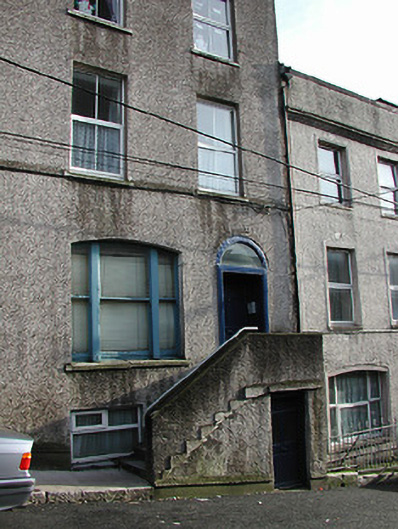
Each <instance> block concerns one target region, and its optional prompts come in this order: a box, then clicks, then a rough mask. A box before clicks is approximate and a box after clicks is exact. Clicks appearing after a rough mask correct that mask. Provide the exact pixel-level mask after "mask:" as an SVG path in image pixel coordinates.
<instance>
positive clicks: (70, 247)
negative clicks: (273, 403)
mask: <svg viewBox="0 0 398 529" xmlns="http://www.w3.org/2000/svg"><path fill="white" fill-rule="evenodd" d="M216 4H219V5H218V7H217V9H215V11H211V9H210V3H209V2H193V3H192V4H191V2H190V1H189V0H174V1H171V2H163V1H159V0H154V1H150V2H148V1H147V0H145V1H144V0H125V1H124V2H122V1H115V0H113V1H110V0H109V1H106V2H105V1H104V0H101V1H98V3H97V4H96V3H95V2H92V1H91V2H89V1H75V2H74V1H73V0H37V1H35V2H31V1H28V0H20V1H19V2H18V9H15V5H12V4H11V3H10V2H6V3H5V5H3V6H2V11H3V12H2V17H1V23H0V25H1V32H0V40H1V44H2V46H1V48H2V56H1V62H0V70H1V78H0V85H1V93H2V98H1V102H0V108H1V123H2V126H1V128H2V131H1V142H0V177H1V188H2V191H1V194H2V205H3V209H2V215H1V234H2V235H1V240H2V250H1V251H2V256H1V263H2V264H1V267H2V270H1V271H2V282H1V298H2V299H1V321H2V344H1V356H2V364H1V379H0V382H1V392H0V422H1V423H2V424H4V425H7V426H9V427H14V428H16V429H19V430H22V431H25V432H28V433H30V434H32V436H33V437H34V439H35V445H34V446H35V449H36V461H37V462H38V461H39V460H40V461H42V462H44V463H46V464H49V465H54V464H55V462H57V463H59V464H61V463H62V465H69V464H70V463H71V459H72V462H73V461H75V462H77V463H78V462H79V461H80V462H85V461H91V460H92V458H93V460H95V459H96V457H98V456H101V454H104V453H105V454H106V452H107V451H108V452H110V453H114V452H115V453H121V454H123V453H125V452H126V443H127V444H128V443H129V442H130V443H131V442H132V441H131V439H133V440H134V442H135V443H137V442H138V441H139V439H138V437H137V436H138V433H137V428H136V425H137V424H138V422H139V417H138V416H137V415H135V413H136V408H135V407H136V406H138V407H139V409H140V410H141V412H143V411H145V410H146V409H147V407H148V405H150V404H151V403H152V402H153V401H154V400H155V399H157V398H159V397H160V396H161V395H162V393H163V392H164V391H165V390H166V389H168V388H169V387H170V386H171V385H172V384H173V383H174V382H175V381H176V380H178V379H179V378H180V377H181V375H182V374H183V373H184V372H185V371H186V370H187V369H188V368H189V367H192V366H194V365H195V364H197V363H198V362H199V361H200V360H202V359H203V358H205V357H206V356H207V355H208V354H210V353H211V352H212V351H214V350H215V348H216V347H217V346H218V345H219V344H220V343H221V342H222V341H223V339H226V338H228V337H229V336H231V335H232V334H233V333H234V332H235V331H236V330H237V329H238V328H240V327H241V326H245V325H247V324H250V323H251V322H254V324H255V326H257V327H259V328H260V330H270V331H271V332H292V331H296V319H295V293H294V282H293V275H292V268H291V259H290V243H289V232H290V224H289V218H288V208H287V202H286V200H287V199H286V196H287V195H286V181H285V178H286V174H285V169H284V167H283V165H281V164H278V163H275V162H274V161H273V160H272V159H277V160H283V159H284V155H285V150H284V146H283V132H282V128H281V105H280V99H279V89H280V83H279V73H278V63H277V46H276V30H275V15H274V6H273V2H272V1H271V0H250V1H248V0H234V1H233V2H232V1H231V2H224V1H223V2H218V3H217V2H216ZM207 8H208V11H206V12H205V9H207ZM101 10H102V11H101ZM224 10H227V11H224ZM217 39H218V40H217ZM179 124H180V125H182V126H179ZM198 128H199V130H200V132H202V133H203V135H202V136H200V135H198V133H197V132H195V131H196V130H197V129H198ZM238 145H239V146H242V147H243V149H241V148H239V147H238ZM258 153H260V154H258ZM261 153H263V154H265V155H266V156H262V155H261ZM233 243H235V245H236V246H234V244H233ZM234 249H237V254H236V255H235V254H234ZM228 251H229V254H228V259H230V261H228V259H227V253H228ZM242 252H243V254H242ZM230 254H231V255H230ZM246 254H247V255H246ZM239 259H243V268H242V266H240V264H239V263H240V261H239ZM232 271H234V273H235V275H234V273H233V272H232ZM246 272H250V273H246ZM107 274H108V275H107ZM134 278H135V279H134ZM130 280H131V282H132V285H133V286H132V287H131V288H127V287H126V285H128V284H129V281H130ZM243 285H249V286H250V288H251V291H252V292H253V296H254V297H255V299H254V301H253V300H252V299H245V306H246V307H247V314H238V315H237V314H236V311H235V309H234V305H233V303H234V300H235V299H236V296H238V297H239V296H241V295H243V294H242V291H243V290H244V288H243ZM125 287H126V288H125ZM259 292H260V294H259ZM370 294H371V293H370ZM234 296H235V297H234ZM256 296H257V297H256ZM259 296H260V297H259ZM231 307H232V308H231ZM126 314H127V316H126ZM382 317H383V316H382V315H380V318H382ZM129 318H130V319H129ZM239 318H240V320H239ZM256 318H257V319H256ZM129 322H130V323H131V325H130V323H129ZM389 336H390V335H388V334H386V336H385V339H386V340H387V339H389ZM333 369H334V368H333ZM131 409H134V410H135V411H134V413H133V412H131ZM96 410H97V411H96ZM126 410H127V411H126ZM129 410H130V411H129ZM129 413H130V415H129ZM123 414H125V416H124V418H123V417H122V416H123ZM123 427H125V430H123ZM112 428H113V429H112ZM105 430H106V432H107V433H109V437H104V436H102V434H101V432H103V431H105ZM122 430H123V431H125V432H127V433H126V438H125V437H124V436H123V435H124V434H123V435H122V434H120V431H122ZM71 431H72V433H74V436H73V437H74V452H72V454H71ZM115 431H116V433H115ZM85 435H86V437H85ZM118 435H119V436H120V437H118V439H117V440H116V442H115V443H114V442H113V441H112V439H111V438H112V436H116V437H117V436H118ZM96 439H99V440H98V442H97V441H96ZM126 439H127V441H126ZM86 440H87V441H88V443H86V442H85V441H86ZM129 440H130V441H129ZM127 451H128V450H127ZM39 456H40V457H39Z"/></svg>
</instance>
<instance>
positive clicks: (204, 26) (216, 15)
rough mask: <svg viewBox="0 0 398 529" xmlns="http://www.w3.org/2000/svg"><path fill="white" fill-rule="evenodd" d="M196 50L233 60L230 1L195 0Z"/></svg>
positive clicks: (193, 3)
mask: <svg viewBox="0 0 398 529" xmlns="http://www.w3.org/2000/svg"><path fill="white" fill-rule="evenodd" d="M192 5H193V18H194V21H193V24H194V42H195V48H196V49H197V50H199V51H202V52H205V53H209V54H211V55H215V56H217V57H222V58H224V59H233V50H232V26H231V10H230V1H229V0H193V2H192Z"/></svg>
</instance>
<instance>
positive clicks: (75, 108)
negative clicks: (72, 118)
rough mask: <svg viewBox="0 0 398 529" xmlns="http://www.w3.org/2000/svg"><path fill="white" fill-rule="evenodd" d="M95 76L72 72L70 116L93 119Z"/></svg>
mask: <svg viewBox="0 0 398 529" xmlns="http://www.w3.org/2000/svg"><path fill="white" fill-rule="evenodd" d="M96 77H97V76H96V75H94V74H91V73H85V72H79V71H78V70H75V71H74V72H73V90H72V114H77V115H78V116H85V117H88V118H95V94H96Z"/></svg>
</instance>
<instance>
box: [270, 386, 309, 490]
mask: <svg viewBox="0 0 398 529" xmlns="http://www.w3.org/2000/svg"><path fill="white" fill-rule="evenodd" d="M304 396H305V395H304V392H303V391H284V392H281V393H273V394H272V395H271V416H272V448H273V459H274V479H275V488H293V487H297V486H302V485H306V484H307V473H306V450H305V400H304Z"/></svg>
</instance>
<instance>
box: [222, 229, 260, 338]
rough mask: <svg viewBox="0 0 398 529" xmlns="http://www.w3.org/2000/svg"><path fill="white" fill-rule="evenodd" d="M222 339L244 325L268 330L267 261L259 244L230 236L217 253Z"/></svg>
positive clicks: (228, 336)
mask: <svg viewBox="0 0 398 529" xmlns="http://www.w3.org/2000/svg"><path fill="white" fill-rule="evenodd" d="M217 282H218V311H219V329H220V330H219V333H220V343H223V342H225V341H226V340H228V339H229V338H230V337H231V336H232V335H233V334H235V332H237V331H238V330H239V329H241V328H243V327H257V328H258V330H259V331H261V332H268V331H269V324H268V285H267V263H266V259H265V255H264V253H263V251H262V250H261V249H260V247H259V246H258V245H257V244H255V243H254V242H253V241H252V240H250V239H247V238H245V237H240V236H236V237H231V238H230V239H228V240H227V241H225V242H224V243H223V244H222V245H221V247H220V249H219V251H218V254H217Z"/></svg>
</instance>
